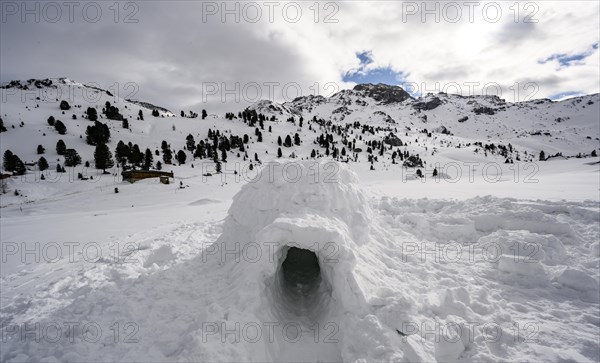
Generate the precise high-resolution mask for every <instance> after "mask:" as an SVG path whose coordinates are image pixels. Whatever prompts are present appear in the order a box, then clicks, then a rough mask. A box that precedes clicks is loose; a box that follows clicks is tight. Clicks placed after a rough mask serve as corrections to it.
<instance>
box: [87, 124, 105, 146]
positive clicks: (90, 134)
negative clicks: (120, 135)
mask: <svg viewBox="0 0 600 363" xmlns="http://www.w3.org/2000/svg"><path fill="white" fill-rule="evenodd" d="M85 141H86V142H87V143H88V144H89V145H96V144H106V143H108V142H109V141H110V129H109V128H108V125H106V124H103V123H102V122H99V121H96V122H94V125H93V126H88V127H87V128H86V130H85Z"/></svg>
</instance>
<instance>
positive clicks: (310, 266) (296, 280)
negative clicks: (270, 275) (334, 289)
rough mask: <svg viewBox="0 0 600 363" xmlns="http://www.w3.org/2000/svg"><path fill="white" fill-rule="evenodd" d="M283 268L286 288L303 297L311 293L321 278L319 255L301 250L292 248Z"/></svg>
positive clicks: (282, 265)
mask: <svg viewBox="0 0 600 363" xmlns="http://www.w3.org/2000/svg"><path fill="white" fill-rule="evenodd" d="M281 268H282V272H283V279H284V281H285V285H286V287H287V288H288V289H292V290H295V291H296V292H297V293H299V294H302V295H306V294H307V293H309V292H310V290H311V289H312V288H314V287H315V286H314V284H315V282H317V281H318V280H319V279H320V277H321V268H320V267H319V259H318V258H317V255H315V253H314V252H312V251H309V250H304V249H301V248H296V247H291V248H290V249H289V250H288V252H287V255H286V257H285V261H283V263H282V264H281Z"/></svg>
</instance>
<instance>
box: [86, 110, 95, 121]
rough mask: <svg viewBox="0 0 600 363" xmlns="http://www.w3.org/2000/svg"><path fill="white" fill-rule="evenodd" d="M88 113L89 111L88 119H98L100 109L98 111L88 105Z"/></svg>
mask: <svg viewBox="0 0 600 363" xmlns="http://www.w3.org/2000/svg"><path fill="white" fill-rule="evenodd" d="M86 113H87V116H88V120H90V121H92V122H94V121H98V111H96V109H95V108H93V107H88V109H87V112H86Z"/></svg>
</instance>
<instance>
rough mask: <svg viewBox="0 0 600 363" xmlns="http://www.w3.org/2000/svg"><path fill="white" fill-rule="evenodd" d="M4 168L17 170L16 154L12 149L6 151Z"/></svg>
mask: <svg viewBox="0 0 600 363" xmlns="http://www.w3.org/2000/svg"><path fill="white" fill-rule="evenodd" d="M2 165H3V166H4V170H6V171H14V170H15V159H14V154H13V153H12V151H10V150H6V151H5V152H4V158H3V164H2Z"/></svg>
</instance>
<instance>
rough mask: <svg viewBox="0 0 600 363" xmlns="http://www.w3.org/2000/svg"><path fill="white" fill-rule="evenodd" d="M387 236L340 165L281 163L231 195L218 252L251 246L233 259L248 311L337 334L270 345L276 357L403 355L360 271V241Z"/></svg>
mask: <svg viewBox="0 0 600 363" xmlns="http://www.w3.org/2000/svg"><path fill="white" fill-rule="evenodd" d="M381 233H382V232H381V231H380V230H379V229H378V228H377V227H376V223H373V211H372V210H371V208H370V206H369V202H368V198H367V197H366V196H365V194H364V192H363V191H362V189H361V188H360V186H359V182H358V178H357V176H356V175H355V174H354V172H352V171H351V170H350V169H348V168H347V167H345V166H343V165H341V164H339V163H335V162H309V161H306V162H295V161H282V162H275V163H271V164H270V165H267V166H265V167H264V168H263V169H262V175H261V176H260V177H259V178H257V180H256V181H255V182H253V183H249V184H247V185H245V186H244V187H243V188H242V189H241V191H240V192H239V193H238V194H237V195H236V196H235V197H234V200H233V203H232V205H231V208H230V209H229V216H228V218H227V219H226V220H225V222H224V225H223V234H222V235H221V237H220V238H219V239H218V241H217V242H216V244H215V245H216V246H213V248H212V249H211V250H212V251H217V250H218V251H252V252H250V255H251V256H250V258H246V259H241V260H240V261H239V262H240V263H233V264H232V265H231V266H232V270H233V271H234V272H233V273H232V274H233V275H234V276H238V281H236V282H235V284H236V285H238V284H240V286H244V289H243V292H242V291H240V293H241V294H243V298H242V299H241V300H242V301H244V304H245V308H246V309H247V310H249V311H247V313H249V314H251V315H252V316H256V317H257V318H258V319H259V320H261V321H263V322H269V321H270V322H272V321H276V322H280V323H281V324H282V325H285V324H298V325H299V326H301V327H302V329H304V330H306V329H314V327H316V329H317V331H318V332H320V334H324V335H325V336H327V333H328V332H329V333H331V331H332V330H331V329H333V330H335V331H336V332H338V331H339V337H340V338H341V339H340V338H336V339H335V342H334V341H333V340H331V341H330V340H328V339H324V340H323V339H317V340H310V339H304V340H300V342H290V341H287V340H285V339H280V340H279V341H278V342H277V344H276V346H278V347H279V348H277V350H276V351H273V350H272V349H273V348H274V347H273V346H268V347H267V349H268V350H270V351H271V353H270V354H269V357H270V358H272V359H274V360H275V361H288V360H299V361H305V360H310V361H313V360H314V361H340V360H343V361H355V360H357V359H369V358H372V357H378V359H384V360H393V359H401V358H405V353H404V352H403V350H402V349H401V348H399V346H397V345H396V344H394V343H393V342H392V339H394V338H395V339H398V338H399V337H398V336H397V333H395V332H393V330H391V329H389V328H387V329H386V328H384V327H383V324H382V323H381V322H379V320H378V319H377V317H375V316H374V315H371V314H370V313H369V310H370V308H369V306H368V304H367V302H366V298H365V295H364V293H363V290H362V288H361V286H360V285H359V282H358V280H357V276H356V275H355V267H356V264H357V255H358V254H360V253H361V252H360V249H361V246H362V247H365V248H366V246H368V245H369V244H378V243H379V242H378V241H379V240H381V238H382V237H381ZM377 236H379V237H377ZM242 253H243V252H242ZM214 255H217V254H216V253H215V254H214ZM219 257H220V260H221V261H222V260H223V255H222V253H221V254H220V256H219ZM247 257H248V256H247ZM373 257H375V256H373ZM372 270H373V271H374V270H376V268H374V269H372ZM357 326H364V329H359V330H357V329H356V327H357ZM311 327H312V328H311ZM367 331H368V333H367ZM392 333H393V334H392ZM364 334H367V335H369V340H365V336H364ZM390 335H391V337H392V338H390ZM311 339H312V338H311ZM398 340H399V339H398ZM407 346H408V344H407ZM383 347H385V348H383ZM406 350H407V351H411V352H412V349H410V348H407V349H406ZM218 355H220V353H219V354H218ZM413 355H414V353H413Z"/></svg>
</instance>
